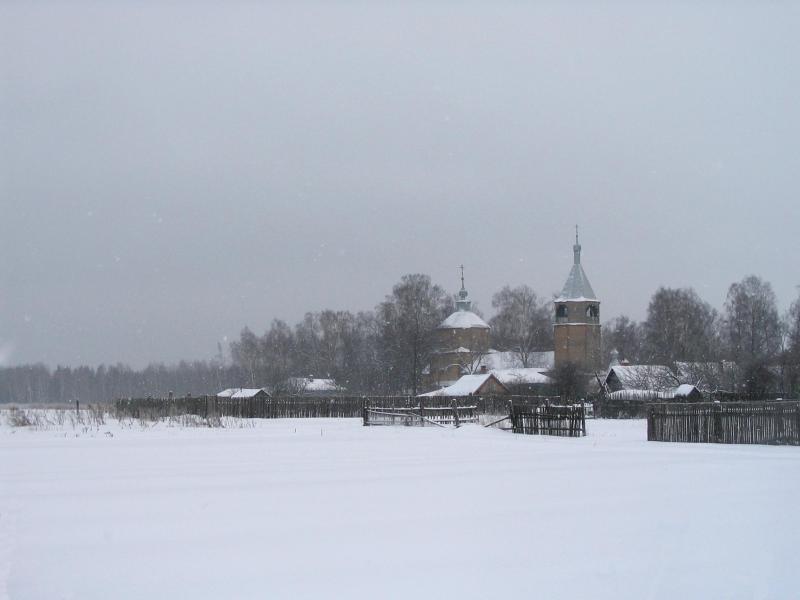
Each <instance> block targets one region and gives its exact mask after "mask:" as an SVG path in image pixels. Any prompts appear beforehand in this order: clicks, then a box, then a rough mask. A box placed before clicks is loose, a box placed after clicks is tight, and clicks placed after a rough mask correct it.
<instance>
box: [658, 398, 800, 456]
mask: <svg viewBox="0 0 800 600" xmlns="http://www.w3.org/2000/svg"><path fill="white" fill-rule="evenodd" d="M647 439H648V440H649V441H655V442H701V443H715V444H788V445H793V446H797V445H800V402H796V401H795V402H729V403H725V404H721V403H717V402H704V403H694V404H674V403H659V404H653V405H651V406H650V407H649V411H648V415H647Z"/></svg>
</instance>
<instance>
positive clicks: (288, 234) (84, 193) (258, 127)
mask: <svg viewBox="0 0 800 600" xmlns="http://www.w3.org/2000/svg"><path fill="white" fill-rule="evenodd" d="M399 4H400V3H377V2H371V3H354V2H353V3H351V2H348V3H303V2H291V3H289V2H287V3H284V4H271V5H270V4H264V3H256V2H253V3H217V4H215V5H211V4H206V5H200V4H198V3H188V2H187V3H181V2H170V3H165V4H160V3H155V2H153V3H147V2H145V3H139V2H129V3H125V2H96V3H85V4H82V3H76V2H73V3H63V4H62V3H52V4H51V3H27V2H25V3H23V2H5V3H3V4H2V5H0V202H1V203H2V204H1V206H0V209H1V213H2V214H0V250H1V252H0V361H2V362H4V363H6V364H15V363H23V362H33V361H44V362H45V363H48V364H51V365H55V364H59V363H60V364H71V365H74V364H80V363H89V364H97V363H100V362H106V363H109V362H117V361H123V362H128V363H131V364H133V365H135V366H140V365H143V364H146V363H147V362H150V361H166V362H171V361H175V360H178V359H180V358H187V359H192V358H205V357H209V356H211V355H213V354H214V353H215V351H216V343H217V341H218V340H221V339H223V338H224V337H225V336H228V337H229V338H230V337H235V336H236V335H237V334H238V331H239V330H240V329H241V327H242V326H243V325H245V324H249V325H250V326H251V327H252V328H253V329H254V330H256V331H258V332H261V331H263V330H264V329H265V328H266V326H267V325H268V323H269V321H270V320H271V319H272V318H274V317H280V318H285V319H287V320H289V321H290V322H294V321H296V320H298V319H299V318H301V317H302V314H303V312H304V311H306V310H319V309H322V308H326V307H328V308H337V309H339V308H341V309H344V308H347V309H352V310H358V309H367V308H371V307H373V306H374V305H375V304H376V303H377V302H379V301H380V300H381V299H382V298H383V296H384V295H385V294H386V293H388V292H389V291H390V289H391V286H392V285H393V284H394V283H395V282H396V281H397V280H398V279H399V277H400V276H401V275H402V274H404V273H408V272H419V271H421V272H426V273H429V274H430V275H431V276H432V277H433V279H434V280H435V281H436V282H439V283H441V284H443V285H445V286H446V287H449V289H450V290H451V291H455V290H456V289H457V283H458V280H457V277H458V275H457V269H456V266H457V265H458V264H459V263H461V262H464V263H465V264H466V265H467V279H468V288H469V289H470V291H471V293H472V296H473V297H474V299H476V300H477V301H478V303H479V305H480V306H481V307H482V308H483V309H484V311H485V312H490V300H491V295H492V293H493V292H495V291H496V290H497V289H499V288H500V287H501V286H502V285H504V284H506V283H510V284H520V283H527V284H529V285H531V286H532V287H534V288H535V289H536V290H537V291H538V292H539V293H541V294H544V295H549V294H551V293H552V292H556V291H558V289H560V287H561V285H562V283H563V281H564V279H565V278H566V275H567V273H568V271H569V267H570V264H571V261H572V248H571V244H572V235H573V229H572V228H573V225H574V223H576V222H579V223H580V224H581V231H582V240H581V241H582V243H583V247H584V265H585V268H586V271H587V273H588V275H589V277H590V279H591V281H592V284H593V286H594V288H595V291H596V292H597V294H598V295H599V296H600V298H601V300H602V301H603V305H602V310H603V313H602V317H603V318H604V319H605V318H609V317H612V316H615V315H617V314H620V313H627V314H629V315H631V316H632V317H634V318H642V317H643V316H644V314H645V310H646V307H647V302H648V300H649V297H650V295H651V294H652V293H653V291H654V290H655V289H656V288H657V287H658V286H659V285H668V286H693V287H695V288H696V289H697V291H698V292H699V293H700V295H701V296H703V297H704V298H705V299H707V300H708V301H709V302H711V303H712V304H713V305H715V306H717V307H721V305H722V303H723V301H724V297H725V293H726V291H727V287H728V285H730V283H732V282H733V281H737V280H739V279H741V278H742V277H743V276H745V275H748V274H750V273H756V274H759V275H761V276H762V277H764V278H766V279H768V280H769V281H771V282H772V284H773V286H774V288H775V291H776V293H777V295H778V298H779V302H780V308H781V309H782V310H783V309H785V308H787V307H788V305H789V303H790V302H791V301H792V299H793V298H795V297H796V296H797V288H796V286H797V285H798V284H800V269H798V261H797V256H798V254H799V253H800V228H799V227H798V223H800V198H799V197H798V178H799V177H800V152H799V150H798V147H799V146H798V140H800V111H799V110H798V106H800V64H799V63H800V36H798V34H797V32H798V31H799V30H800V9H799V8H798V7H799V6H800V4H798V3H790V2H787V3H775V4H773V3H762V2H752V3H744V4H735V3H730V2H719V3H686V4H678V3H663V4H656V3H643V2H630V3H619V4H610V3H602V4H598V3H578V2H575V3H573V2H560V3H535V4H534V3H512V4H499V3H497V2H483V3H466V4H465V3H461V2H452V3H417V4H408V5H404V6H399Z"/></svg>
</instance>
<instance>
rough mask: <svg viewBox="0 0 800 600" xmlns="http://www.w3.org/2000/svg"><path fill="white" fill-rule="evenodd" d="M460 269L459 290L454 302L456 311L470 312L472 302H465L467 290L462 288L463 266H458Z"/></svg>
mask: <svg viewBox="0 0 800 600" xmlns="http://www.w3.org/2000/svg"><path fill="white" fill-rule="evenodd" d="M458 268H459V269H461V290H459V292H458V300H456V308H458V310H471V309H472V302H470V301H469V300H467V296H468V295H469V294H468V293H467V288H465V287H464V265H459V267H458Z"/></svg>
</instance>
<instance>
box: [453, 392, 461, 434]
mask: <svg viewBox="0 0 800 600" xmlns="http://www.w3.org/2000/svg"><path fill="white" fill-rule="evenodd" d="M450 408H452V409H453V422H454V423H455V425H456V429H458V428H459V427H460V426H461V423H459V421H458V403H457V402H456V399H455V398H452V399H451V400H450Z"/></svg>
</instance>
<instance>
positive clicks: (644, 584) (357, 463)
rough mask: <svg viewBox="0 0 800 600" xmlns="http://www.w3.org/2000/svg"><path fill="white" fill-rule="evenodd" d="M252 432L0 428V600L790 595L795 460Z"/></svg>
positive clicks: (617, 433)
mask: <svg viewBox="0 0 800 600" xmlns="http://www.w3.org/2000/svg"><path fill="white" fill-rule="evenodd" d="M0 420H2V419H0ZM248 424H249V425H253V426H252V427H244V428H229V429H198V428H179V427H167V426H165V425H163V424H162V425H158V426H156V427H153V428H149V429H142V427H141V426H140V425H139V424H137V423H135V422H134V423H131V424H129V426H128V427H123V426H121V425H120V424H118V423H116V422H113V423H110V424H106V425H105V426H101V427H100V429H99V430H90V431H85V430H81V429H80V428H79V429H78V430H74V429H73V428H72V427H71V426H68V425H66V424H65V425H62V426H57V427H53V428H51V429H47V430H39V431H31V430H30V428H16V429H15V428H12V427H10V426H9V425H7V424H3V425H2V426H0V598H3V597H9V598H15V599H16V598H19V599H28V598H37V599H41V598H45V599H56V598H76V599H90V598H98V599H100V598H102V599H107V598H136V599H142V598H187V599H196V598H214V599H220V598H260V599H261V598H293V599H294V598H481V599H486V598H500V597H503V596H506V597H511V598H531V597H538V598H615V599H618V598H636V599H642V598H650V599H655V598H665V599H667V598H669V599H673V598H703V599H709V598H724V599H734V598H780V599H784V598H797V597H798V594H800V591H798V589H799V588H798V587H797V573H798V571H800V555H798V550H797V540H798V534H799V533H800V525H798V518H797V502H798V498H800V449H798V448H786V447H756V446H719V445H688V444H663V443H648V442H646V441H645V424H644V422H643V421H601V420H598V421H589V423H588V426H589V436H588V437H586V438H583V439H561V438H545V437H533V436H521V435H512V434H509V433H504V432H501V431H496V430H487V429H482V428H479V427H477V426H466V427H463V428H462V429H460V430H457V431H456V430H443V429H437V428H425V429H417V428H388V427H387V428H377V427H376V428H365V427H362V426H361V425H360V421H358V420H322V419H319V420H312V419H309V420H274V421H255V422H249V423H248ZM106 432H108V434H106Z"/></svg>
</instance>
